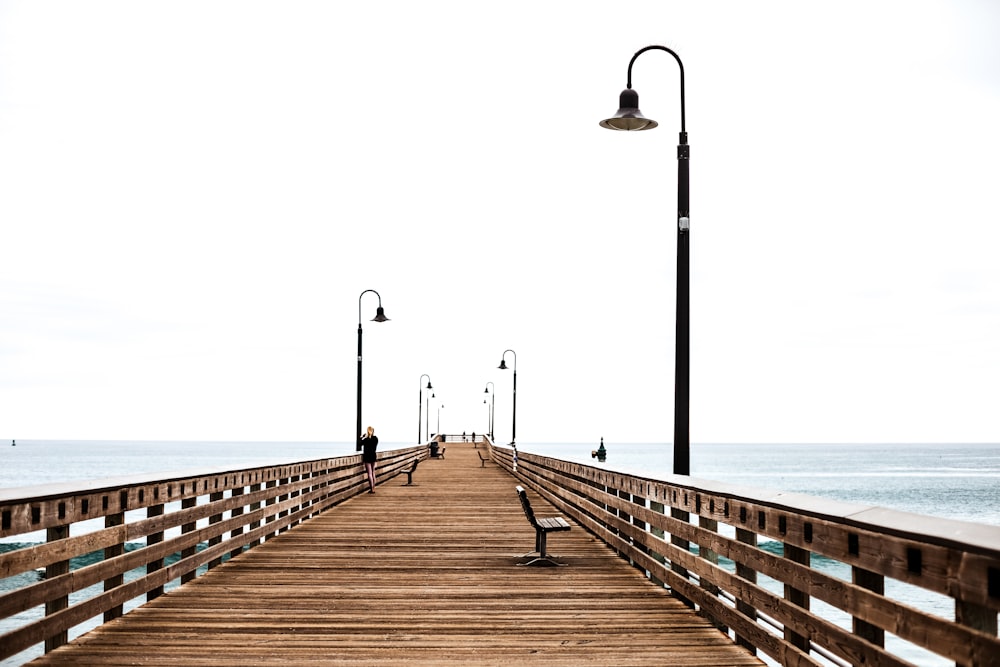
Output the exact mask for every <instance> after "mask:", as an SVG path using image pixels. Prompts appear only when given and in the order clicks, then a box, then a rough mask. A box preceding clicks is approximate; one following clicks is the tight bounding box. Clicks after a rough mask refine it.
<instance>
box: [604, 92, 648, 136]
mask: <svg viewBox="0 0 1000 667" xmlns="http://www.w3.org/2000/svg"><path fill="white" fill-rule="evenodd" d="M658 124H659V123H657V122H656V121H655V120H653V119H652V118H646V117H645V116H643V115H642V112H641V111H639V93H637V92H635V91H634V90H632V89H631V88H626V89H625V90H623V91H622V94H621V95H620V96H619V98H618V112H617V113H616V114H615V115H614V116H612V117H611V118H608V119H607V120H602V121H601V127H606V128H607V129H609V130H624V131H633V130H652V129H653V128H654V127H656V126H657V125H658Z"/></svg>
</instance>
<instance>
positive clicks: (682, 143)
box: [601, 45, 691, 475]
mask: <svg viewBox="0 0 1000 667" xmlns="http://www.w3.org/2000/svg"><path fill="white" fill-rule="evenodd" d="M652 49H656V50H659V51H666V52H667V53H669V54H670V55H672V56H673V57H674V60H676V61H677V65H678V66H679V67H680V71H681V77H680V82H681V132H680V139H679V140H678V145H677V319H676V326H677V332H676V337H675V350H674V473H675V474H677V475H690V474H691V451H690V450H691V441H690V437H691V433H690V412H691V401H690V383H691V368H690V357H691V340H690V334H691V325H690V311H691V303H690V292H691V288H690V228H691V218H690V211H689V202H688V190H689V174H688V167H689V165H688V162H689V158H690V153H689V147H688V143H687V128H686V125H685V117H684V64H683V63H682V62H681V59H680V57H679V56H678V55H677V54H676V53H674V52H673V51H671V50H670V49H668V48H667V47H665V46H656V45H654V46H647V47H645V48H643V49H639V50H638V51H636V53H635V55H634V56H632V60H630V61H629V64H628V84H627V87H626V88H625V90H623V91H622V93H621V96H620V98H619V109H618V113H616V114H615V115H614V116H613V117H611V118H608V119H607V120H602V121H601V127H606V128H608V129H609V130H626V131H632V130H651V129H653V128H654V127H656V126H657V122H656V121H655V120H652V119H650V118H645V117H643V115H642V113H641V112H640V111H639V94H638V93H636V92H635V91H634V90H632V65H633V64H634V63H635V60H636V58H638V57H639V56H640V55H641V54H643V53H645V52H646V51H649V50H652Z"/></svg>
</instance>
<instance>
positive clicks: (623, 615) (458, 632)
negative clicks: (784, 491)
mask: <svg viewBox="0 0 1000 667" xmlns="http://www.w3.org/2000/svg"><path fill="white" fill-rule="evenodd" d="M404 482H405V477H404V476H399V477H396V478H394V479H392V480H388V481H386V482H385V483H383V484H382V485H380V486H379V488H378V492H377V493H376V494H374V495H369V494H364V495H362V496H358V497H356V498H354V499H352V500H350V501H348V502H346V503H344V504H342V505H340V506H339V507H337V508H334V509H333V510H331V511H328V512H326V513H324V514H323V515H321V516H319V517H317V518H314V519H311V520H309V521H307V522H305V523H304V524H302V525H300V526H298V527H296V528H294V529H293V530H290V531H288V532H286V533H284V534H282V535H280V536H279V537H277V538H275V539H272V540H270V541H268V542H266V543H265V544H263V545H260V546H258V547H256V548H254V549H252V550H251V551H248V552H246V553H244V554H241V555H240V556H239V557H237V558H236V559H234V560H233V561H231V562H229V563H227V564H225V565H223V566H221V567H218V568H216V569H214V570H212V571H211V572H209V573H208V574H206V575H205V576H202V577H200V578H198V579H197V580H195V581H194V582H191V583H189V584H186V585H185V586H183V587H181V588H178V589H175V590H173V591H170V592H169V593H167V594H166V595H164V596H162V597H160V598H158V599H156V600H154V601H153V602H151V603H148V604H146V605H145V606H143V607H141V608H139V609H136V610H134V611H132V612H130V613H129V614H127V615H126V616H124V617H123V618H120V619H117V620H115V621H113V622H111V623H108V624H105V625H104V626H102V627H100V628H98V629H96V630H94V631H92V632H90V633H88V634H87V635H84V636H82V637H80V638H78V639H77V640H76V641H74V642H72V643H70V644H68V645H66V646H64V647H62V648H60V649H58V650H56V651H54V652H52V653H50V654H48V655H46V656H43V657H42V658H39V659H38V660H36V661H35V662H34V663H32V664H36V665H80V664H87V665H95V666H96V665H178V666H184V665H198V666H203V665H209V664H216V663H219V664H240V665H273V664H303V665H333V664H336V665H351V664H366V665H371V664H407V665H421V664H423V665H448V664H461V665H469V664H489V665H515V664H516V665H525V664H531V665H567V666H568V665H580V664H600V665H619V664H629V665H665V664H669V665H690V666H699V665H703V666H712V667H725V666H728V665H733V666H736V665H759V664H761V663H760V662H759V661H758V660H757V659H756V658H754V657H753V656H751V655H750V654H749V653H748V652H746V651H745V650H744V649H742V648H739V647H737V646H735V645H734V644H733V643H732V642H731V641H730V640H729V639H728V638H727V637H725V636H724V635H722V634H721V633H719V632H718V631H717V630H715V629H714V628H713V627H712V626H711V625H710V624H709V623H708V622H707V621H706V620H705V619H703V618H701V617H699V616H697V615H696V614H694V613H693V612H691V611H690V610H688V609H687V608H686V607H684V606H683V605H682V604H680V603H679V602H677V601H676V600H675V599H673V598H672V597H671V596H669V595H668V594H667V593H666V592H665V591H663V590H662V589H659V588H657V587H656V586H655V585H653V584H651V583H649V582H648V581H647V580H646V579H645V578H644V577H643V576H642V575H641V574H640V573H639V572H637V571H636V570H634V569H633V568H631V567H629V566H628V564H627V563H625V562H624V561H623V560H621V559H620V558H619V557H618V556H616V555H615V554H614V553H613V552H612V551H611V550H610V549H608V548H607V547H606V546H605V545H603V544H602V543H600V542H599V541H597V540H596V539H595V538H593V537H592V536H591V535H590V534H588V533H587V532H585V531H584V530H582V529H580V528H579V527H577V526H574V529H573V530H571V531H569V532H565V533H558V534H554V535H553V536H552V539H551V544H550V551H552V552H554V553H556V554H558V555H559V557H560V559H562V560H564V561H565V562H567V563H568V564H569V567H561V568H525V567H518V566H516V565H515V560H516V557H517V556H519V555H520V554H522V553H525V552H527V551H529V550H530V549H531V548H532V547H533V546H534V530H533V529H532V528H531V526H529V525H528V523H527V521H525V518H524V513H523V511H522V510H521V506H520V503H519V502H518V498H517V495H516V493H515V491H514V486H515V484H516V481H515V480H514V479H512V478H511V477H510V476H509V475H508V474H507V473H506V472H504V471H502V470H500V469H498V468H497V467H495V466H487V467H485V468H484V467H481V465H480V460H479V458H478V457H477V455H476V453H475V450H474V449H473V448H472V446H471V445H464V444H456V443H449V444H448V457H447V459H444V460H437V459H432V460H428V461H425V462H423V463H422V464H421V465H420V466H419V468H418V470H417V472H416V473H415V474H414V482H415V484H414V485H413V486H406V485H405V484H404ZM529 494H530V495H531V500H532V503H533V504H535V505H536V507H537V508H538V511H540V512H542V513H546V512H548V511H549V510H548V506H547V505H546V503H544V501H542V500H541V499H540V498H538V497H537V496H536V495H534V494H531V492H530V491H529Z"/></svg>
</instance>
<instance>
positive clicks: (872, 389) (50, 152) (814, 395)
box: [0, 0, 1000, 443]
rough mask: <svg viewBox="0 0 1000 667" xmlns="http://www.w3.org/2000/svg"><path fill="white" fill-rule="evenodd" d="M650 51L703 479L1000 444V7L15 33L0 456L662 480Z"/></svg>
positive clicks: (643, 8) (178, 6)
mask: <svg viewBox="0 0 1000 667" xmlns="http://www.w3.org/2000/svg"><path fill="white" fill-rule="evenodd" d="M649 44H662V45H665V46H668V47H670V48H673V49H674V50H675V51H677V52H678V53H679V54H680V56H681V58H682V59H683V61H684V64H685V70H686V77H687V80H686V84H687V129H688V131H689V134H690V144H691V156H692V157H691V213H692V232H691V340H692V343H691V349H692V352H691V378H692V384H691V438H692V441H693V442H696V443H697V442H889V441H892V442H896V441H900V442H911V441H912V442H968V441H989V442H997V441H1000V415H998V412H1000V410H998V405H1000V400H998V398H1000V252H998V251H1000V195H998V191H1000V185H998V184H1000V3H997V2H995V1H994V0H940V1H933V2H928V1H914V0H905V1H902V0H901V1H877V0H864V1H861V0H848V1H846V2H845V1H838V2H799V1H788V2H777V1H764V2H737V1H729V2H683V3H682V2H670V1H666V0H656V1H651V2H642V1H640V2H633V3H629V4H628V5H622V6H621V7H618V6H617V5H613V4H612V5H608V3H607V2H600V3H599V2H590V1H580V0H572V1H571V0H566V1H560V2H547V1H544V0H524V1H522V0H511V1H508V2H503V3H493V4H492V5H487V4H484V3H480V2H468V1H467V0H463V1H454V2H446V1H435V0H429V1H426V2H411V1H394V0H387V1H383V2H307V1H301V2H247V1H239V2H235V1H234V2H219V1H212V0H198V1H183V0H181V1H178V0H171V1H169V2H168V1H164V2H144V1H141V0H127V1H121V2H106V1H100V0H98V1H88V2H76V1H71V2H48V1H44V0H43V1H39V0H30V1H7V0H0V438H19V439H25V440H27V439H33V438H39V439H46V438H57V439H187V440H317V441H350V440H352V439H353V433H354V426H355V388H356V345H357V315H358V298H359V295H360V294H361V292H362V291H364V290H366V289H374V290H378V292H379V293H380V294H381V297H382V305H383V306H384V307H385V309H386V314H387V315H388V316H389V317H390V318H391V321H390V322H388V323H385V324H376V323H374V322H370V321H369V320H370V319H371V318H372V317H373V316H374V313H375V307H376V305H377V300H376V299H375V298H374V296H373V295H371V294H368V295H365V297H364V300H363V301H362V303H361V306H362V308H361V309H362V316H363V319H364V321H365V324H364V339H365V340H364V351H365V355H364V386H365V392H364V396H365V402H364V406H365V410H364V415H365V416H364V421H365V424H366V425H367V424H369V423H370V424H372V425H374V426H375V427H376V429H377V432H378V433H379V434H380V436H381V437H382V438H383V440H385V441H391V442H411V441H415V440H416V437H417V433H416V428H415V427H416V426H417V424H416V422H417V418H418V414H417V412H418V401H414V400H413V399H414V398H415V397H418V400H419V395H420V393H419V392H420V389H419V387H420V376H421V374H423V373H427V374H428V375H430V377H431V380H432V382H433V384H434V387H435V390H436V398H435V399H434V400H433V401H432V402H431V423H430V430H431V431H432V432H433V431H435V430H436V429H437V419H438V416H439V415H440V421H441V429H442V430H444V431H449V432H460V431H463V430H467V431H473V430H475V431H480V432H481V431H484V430H485V428H486V422H487V408H486V406H485V405H483V403H482V401H483V399H484V397H485V395H484V389H485V387H486V383H487V382H489V381H492V382H493V383H494V385H495V388H496V406H497V414H496V435H497V439H498V440H499V441H501V442H505V441H508V440H509V438H510V426H511V379H512V378H511V372H510V371H506V372H504V371H500V370H497V368H496V367H497V365H498V364H499V362H500V358H501V355H502V354H503V352H504V350H506V349H508V348H510V349H513V350H514V351H515V352H516V354H517V371H518V404H517V407H518V411H517V436H518V438H517V439H518V441H519V442H532V441H535V442H553V441H554V442H559V441H569V442H594V443H596V442H597V441H598V440H599V438H601V437H604V438H605V439H606V440H607V441H608V442H644V441H649V442H669V441H670V440H671V439H672V433H673V430H672V420H673V349H674V290H675V277H674V272H675V253H676V246H675V238H676V233H675V216H676V178H677V177H676V173H677V171H676V170H677V166H676V159H675V150H676V148H675V147H676V143H677V131H678V130H679V127H680V113H679V108H680V103H679V82H678V68H677V65H676V63H675V62H674V61H673V59H672V58H670V56H669V55H667V54H665V53H662V52H650V53H646V54H644V55H643V56H641V57H640V58H639V60H638V61H637V63H636V65H635V69H634V72H633V86H634V88H635V89H636V90H637V91H638V92H639V95H640V102H641V105H640V106H641V108H642V110H643V112H644V114H645V115H647V116H649V117H652V118H655V119H657V120H658V121H659V122H660V128H658V129H657V130H654V131H652V132H638V133H615V132H609V131H606V130H603V129H601V128H600V127H598V121H599V120H601V119H603V118H605V117H607V116H609V115H611V114H612V113H613V112H614V111H615V109H616V108H617V102H618V94H619V93H620V92H621V90H622V88H624V87H625V83H626V70H627V66H628V62H629V59H630V58H631V56H632V54H633V53H635V52H636V51H637V50H638V49H639V48H641V47H643V46H646V45H649ZM507 361H508V364H511V362H512V361H513V358H512V357H511V355H509V354H508V356H507ZM441 405H443V406H444V408H443V409H442V408H440V406H441Z"/></svg>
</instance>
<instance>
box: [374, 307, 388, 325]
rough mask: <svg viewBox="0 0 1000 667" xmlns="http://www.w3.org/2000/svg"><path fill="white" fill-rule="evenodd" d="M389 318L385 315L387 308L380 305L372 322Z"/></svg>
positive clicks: (386, 320)
mask: <svg viewBox="0 0 1000 667" xmlns="http://www.w3.org/2000/svg"><path fill="white" fill-rule="evenodd" d="M388 321H389V318H388V317H386V316H385V309H384V308H383V307H382V306H379V307H378V310H376V311H375V317H373V318H372V322H388Z"/></svg>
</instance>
